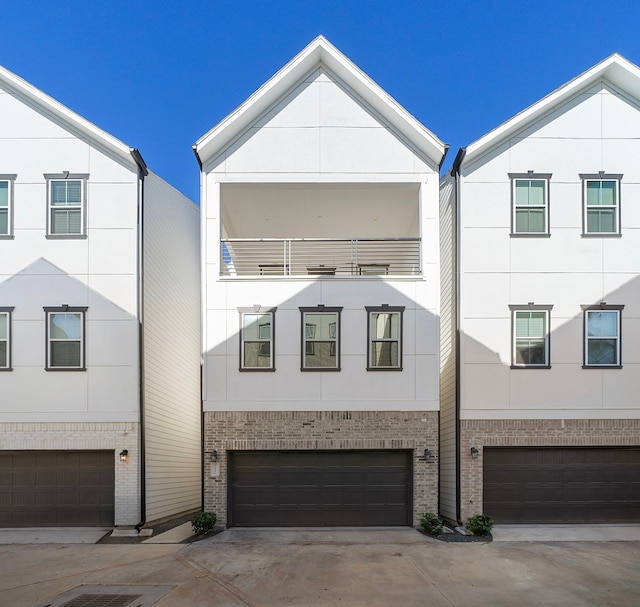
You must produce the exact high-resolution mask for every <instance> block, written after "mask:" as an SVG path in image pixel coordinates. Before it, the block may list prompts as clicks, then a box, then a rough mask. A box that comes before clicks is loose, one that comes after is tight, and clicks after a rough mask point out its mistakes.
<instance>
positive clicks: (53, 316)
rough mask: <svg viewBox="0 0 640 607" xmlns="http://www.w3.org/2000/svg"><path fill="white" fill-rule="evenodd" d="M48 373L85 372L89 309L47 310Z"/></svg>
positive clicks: (60, 308)
mask: <svg viewBox="0 0 640 607" xmlns="http://www.w3.org/2000/svg"><path fill="white" fill-rule="evenodd" d="M44 310H45V313H46V332H47V361H46V367H45V368H46V370H47V371H85V370H86V367H85V361H84V354H85V344H84V342H85V312H86V310H87V308H84V307H83V308H71V307H69V306H62V307H59V308H45V309H44Z"/></svg>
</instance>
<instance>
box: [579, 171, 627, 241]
mask: <svg viewBox="0 0 640 607" xmlns="http://www.w3.org/2000/svg"><path fill="white" fill-rule="evenodd" d="M580 177H581V178H582V188H583V191H582V200H583V202H582V206H583V218H582V222H583V223H582V225H583V228H582V231H583V234H584V235H592V234H597V235H607V234H610V235H617V234H620V181H621V179H622V175H607V174H605V173H598V174H597V175H580Z"/></svg>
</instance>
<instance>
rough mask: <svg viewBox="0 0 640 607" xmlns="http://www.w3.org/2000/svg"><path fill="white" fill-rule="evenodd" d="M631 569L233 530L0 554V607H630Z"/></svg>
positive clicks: (638, 577)
mask: <svg viewBox="0 0 640 607" xmlns="http://www.w3.org/2000/svg"><path fill="white" fill-rule="evenodd" d="M639 562H640V542H566V543H565V542H553V543H546V542H504V543H502V542H494V543H491V544H484V543H473V544H445V543H440V542H437V541H435V540H430V539H429V538H426V537H424V536H423V535H420V534H419V533H418V532H417V531H414V530H412V529H399V530H395V529H393V530H392V529H375V530H318V531H315V530H297V531H291V530H236V529H233V530H227V531H225V532H223V533H221V534H220V535H217V536H215V537H213V538H210V539H207V540H203V541H201V542H197V543H194V544H190V545H181V544H174V545H171V544H139V545H101V544H97V545H87V544H79V545H73V546H69V545H63V544H51V545H11V546H0V605H11V606H15V607H21V606H25V607H26V606H29V607H33V606H36V605H37V606H40V605H42V606H44V605H48V604H50V605H52V606H56V605H57V604H62V603H60V602H58V603H56V602H55V601H54V599H55V597H57V596H59V595H60V594H62V593H63V592H66V591H73V589H75V588H77V587H78V586H79V585H81V584H87V585H97V584H104V585H118V586H120V587H121V589H120V590H118V591H119V592H125V591H126V587H127V585H137V586H138V587H141V586H142V587H144V586H151V587H155V588H158V587H160V586H165V587H166V586H170V587H172V589H171V588H168V589H166V590H168V592H167V593H166V594H164V596H162V598H159V599H157V598H154V599H153V600H154V601H156V602H155V603H150V602H149V603H146V604H145V605H147V604H148V605H150V604H155V605H156V606H157V607H174V606H175V607H191V606H200V605H202V606H215V607H217V606H221V607H226V606H244V607H247V606H253V607H270V606H274V607H276V606H277V607H286V606H306V605H310V606H311V605H313V606H327V607H336V606H339V605H345V606H348V607H358V606H361V605H362V606H366V607H376V606H391V607H411V606H414V605H415V606H420V607H424V606H428V607H441V606H442V607H451V606H456V607H457V606H459V607H474V606H482V607H486V606H487V605H491V607H501V606H505V607H513V606H514V605H518V606H529V605H544V606H555V605H557V606H562V607H572V606H575V607H582V606H590V605H594V606H595V605H597V606H598V607H603V606H607V605H608V606H612V607H613V606H615V607H624V606H629V607H631V606H634V607H635V606H636V605H640V568H639V567H638V563H639ZM94 588H95V587H94ZM102 588H103V589H104V591H105V592H109V586H103V587H102ZM122 588H124V590H122ZM166 590H165V592H166ZM78 592H80V591H78ZM125 593H126V592H125ZM133 604H138V603H133ZM140 604H142V603H140Z"/></svg>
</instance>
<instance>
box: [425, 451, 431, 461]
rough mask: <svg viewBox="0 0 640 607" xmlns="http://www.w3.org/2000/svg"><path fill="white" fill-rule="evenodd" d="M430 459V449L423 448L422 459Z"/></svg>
mask: <svg viewBox="0 0 640 607" xmlns="http://www.w3.org/2000/svg"><path fill="white" fill-rule="evenodd" d="M430 459H431V449H425V450H424V461H426V462H427V461H429V460H430Z"/></svg>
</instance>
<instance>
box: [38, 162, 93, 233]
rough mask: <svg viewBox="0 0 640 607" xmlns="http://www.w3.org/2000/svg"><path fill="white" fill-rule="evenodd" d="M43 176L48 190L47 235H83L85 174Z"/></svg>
mask: <svg viewBox="0 0 640 607" xmlns="http://www.w3.org/2000/svg"><path fill="white" fill-rule="evenodd" d="M45 177H46V178H47V190H48V193H47V225H48V236H52V237H60V238H73V237H75V238H78V237H83V236H85V235H86V226H85V223H86V219H85V214H86V176H85V175H68V176H66V177H65V176H64V175H62V176H54V175H45ZM56 177H62V178H61V179H58V178H56Z"/></svg>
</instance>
